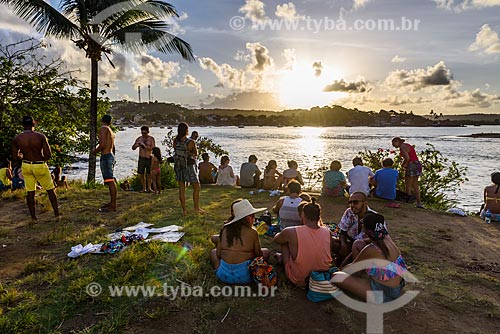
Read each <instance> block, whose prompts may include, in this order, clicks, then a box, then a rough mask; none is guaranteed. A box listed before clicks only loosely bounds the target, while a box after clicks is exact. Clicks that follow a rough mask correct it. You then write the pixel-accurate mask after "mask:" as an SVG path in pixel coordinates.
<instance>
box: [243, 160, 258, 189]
mask: <svg viewBox="0 0 500 334" xmlns="http://www.w3.org/2000/svg"><path fill="white" fill-rule="evenodd" d="M259 175H260V170H259V167H257V165H256V164H255V162H253V161H252V162H250V161H249V162H244V163H243V164H242V165H241V168H240V185H241V186H242V187H245V188H252V187H257V186H258V184H257V182H256V181H257V180H256V178H258V176H259Z"/></svg>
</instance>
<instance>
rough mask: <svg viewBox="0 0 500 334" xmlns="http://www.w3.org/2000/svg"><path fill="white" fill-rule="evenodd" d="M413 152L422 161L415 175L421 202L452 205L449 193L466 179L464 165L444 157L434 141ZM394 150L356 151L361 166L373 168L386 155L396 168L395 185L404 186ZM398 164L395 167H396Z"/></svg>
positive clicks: (457, 188)
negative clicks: (417, 175)
mask: <svg viewBox="0 0 500 334" xmlns="http://www.w3.org/2000/svg"><path fill="white" fill-rule="evenodd" d="M426 146H427V147H426V148H425V149H424V150H422V151H420V152H417V155H418V158H419V160H420V162H421V163H422V173H423V174H422V176H420V179H419V186H420V196H421V198H422V202H424V203H425V204H426V205H428V206H431V207H434V208H436V209H446V208H449V207H450V206H452V205H453V203H454V201H453V200H452V199H451V198H450V197H449V194H450V193H453V192H456V191H458V190H459V189H460V185H461V184H462V183H464V182H465V181H468V179H467V177H466V173H467V167H461V166H460V165H459V164H458V163H456V162H454V161H450V160H449V159H448V158H445V157H444V156H443V155H442V154H441V152H439V151H438V150H436V148H435V147H434V145H432V144H427V145H426ZM395 154H396V152H395V151H394V150H389V149H387V150H384V149H382V148H379V149H378V150H377V151H376V152H372V151H370V150H365V151H364V152H359V155H360V156H361V158H362V159H363V163H364V165H365V166H368V167H370V168H372V169H373V170H377V169H380V168H382V165H381V161H382V160H383V159H384V158H387V157H390V158H392V159H393V160H394V165H395V166H396V168H397V169H398V172H399V180H398V189H401V190H404V168H403V167H402V166H401V162H402V161H401V160H402V159H401V157H400V156H399V155H395ZM397 166H399V168H398V167H397Z"/></svg>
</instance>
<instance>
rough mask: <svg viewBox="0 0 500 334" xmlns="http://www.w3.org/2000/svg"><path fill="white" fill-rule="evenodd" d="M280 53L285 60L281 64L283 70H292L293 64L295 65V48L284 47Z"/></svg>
mask: <svg viewBox="0 0 500 334" xmlns="http://www.w3.org/2000/svg"><path fill="white" fill-rule="evenodd" d="M281 54H282V55H283V57H284V58H285V61H286V62H285V65H284V66H283V69H284V70H285V71H291V70H293V66H294V65H295V62H296V60H297V54H296V51H295V49H284V50H283V52H282V53H281Z"/></svg>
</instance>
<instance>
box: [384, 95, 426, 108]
mask: <svg viewBox="0 0 500 334" xmlns="http://www.w3.org/2000/svg"><path fill="white" fill-rule="evenodd" d="M377 102H379V103H386V104H389V105H391V106H401V105H405V104H421V103H429V102H432V100H429V99H424V98H423V97H422V96H419V97H416V98H413V99H412V98H410V97H408V95H403V96H399V95H388V96H387V97H385V98H383V99H380V100H379V101H377Z"/></svg>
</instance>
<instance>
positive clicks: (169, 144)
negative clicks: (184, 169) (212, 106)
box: [161, 130, 229, 158]
mask: <svg viewBox="0 0 500 334" xmlns="http://www.w3.org/2000/svg"><path fill="white" fill-rule="evenodd" d="M175 136H176V135H175V134H174V130H169V131H168V132H167V134H166V135H165V138H164V139H163V140H162V141H161V144H162V145H163V146H166V151H167V156H173V155H174V138H175ZM196 147H197V148H198V157H201V155H202V154H203V153H212V154H213V155H214V156H215V157H216V158H217V157H221V156H223V155H229V152H228V151H226V150H224V149H223V148H222V147H221V146H220V145H219V144H216V143H214V141H213V140H212V139H210V138H207V137H203V136H202V137H199V138H198V140H197V141H196Z"/></svg>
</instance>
